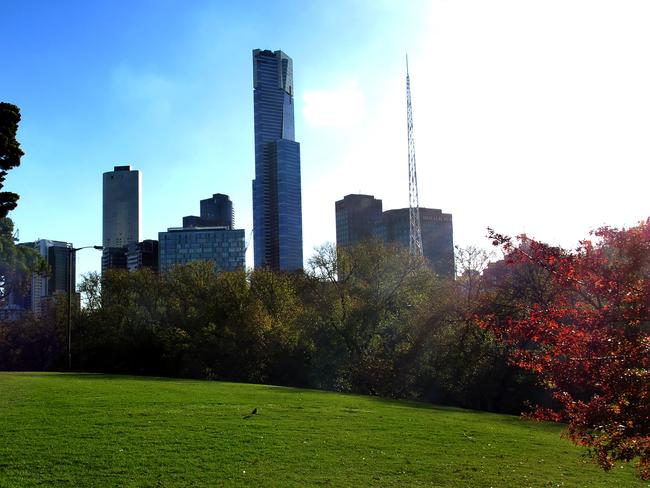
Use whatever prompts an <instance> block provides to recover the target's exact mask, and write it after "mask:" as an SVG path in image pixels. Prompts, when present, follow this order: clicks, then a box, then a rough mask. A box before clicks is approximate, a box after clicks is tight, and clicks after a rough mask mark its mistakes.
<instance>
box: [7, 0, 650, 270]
mask: <svg viewBox="0 0 650 488" xmlns="http://www.w3.org/2000/svg"><path fill="white" fill-rule="evenodd" d="M282 6H283V8H281V9H280V8H279V9H277V11H275V10H274V9H269V11H268V12H267V11H266V10H265V11H264V12H256V11H255V9H254V8H250V9H247V8H245V7H244V8H235V7H232V8H228V9H226V8H225V7H222V6H218V5H212V6H205V5H202V6H192V7H189V6H185V5H183V4H182V3H180V2H175V1H168V2H166V3H163V4H161V5H160V6H159V7H158V8H152V5H151V4H147V3H146V2H143V3H142V4H139V5H137V6H132V5H130V4H127V3H126V2H123V3H120V2H117V3H116V4H115V5H114V6H113V7H112V8H111V9H108V8H107V7H100V6H91V5H87V4H84V3H82V2H71V3H70V4H68V5H65V6H57V8H56V9H55V8H54V7H53V6H48V5H41V4H40V3H38V4H37V3H36V2H29V1H27V2H21V3H20V4H18V3H15V4H8V5H7V6H3V13H4V14H5V15H6V16H7V19H8V23H7V29H5V30H4V31H3V33H0V37H2V40H3V41H4V42H5V43H7V45H11V46H12V47H13V48H12V49H10V50H9V53H8V54H9V57H8V60H7V62H8V64H7V65H8V66H11V69H10V70H8V71H7V73H8V74H7V76H3V78H2V79H1V80H0V97H1V98H2V100H5V101H8V102H12V103H16V104H17V105H19V106H20V107H21V109H22V115H23V120H22V123H21V126H20V129H19V132H18V139H19V140H20V142H21V144H22V147H23V149H24V150H25V152H26V155H25V157H24V158H23V163H22V165H21V167H20V168H17V169H16V170H14V171H12V173H11V174H10V175H9V177H8V179H7V182H6V188H7V190H10V191H15V192H17V193H19V194H20V195H21V199H20V200H19V202H18V208H17V209H16V210H15V211H13V212H11V213H10V217H12V218H13V219H14V221H15V223H16V227H17V228H18V229H20V239H21V241H23V242H25V241H34V240H36V239H38V238H44V239H56V240H62V241H67V242H74V243H75V245H76V246H83V245H94V244H99V243H100V240H101V217H100V215H101V181H100V179H99V174H101V173H102V172H103V171H105V169H106V168H110V167H112V166H113V165H126V164H131V165H132V166H133V167H135V168H138V169H139V170H140V171H141V172H142V175H143V194H142V200H143V213H142V220H143V229H142V237H143V238H145V239H147V238H149V239H150V238H155V236H156V234H157V232H158V231H160V230H163V229H165V228H167V227H169V226H170V225H173V224H174V223H175V222H177V221H178V220H179V219H180V218H181V217H182V216H183V215H189V214H191V213H192V212H193V211H194V207H195V202H196V199H197V197H199V196H201V195H206V194H213V193H214V192H217V191H219V192H224V193H227V194H229V195H231V196H232V198H233V201H234V202H235V203H236V205H237V208H238V209H239V210H238V216H239V217H238V221H239V225H238V227H240V228H244V229H246V232H247V234H248V232H249V231H250V229H251V228H252V204H251V200H252V199H251V189H250V181H251V179H252V167H253V161H254V147H253V141H252V137H251V134H252V133H253V123H252V118H253V110H252V103H251V98H252V96H251V80H250V50H251V49H253V48H255V47H258V46H261V47H265V48H271V49H274V50H275V49H282V50H283V51H285V52H288V53H290V55H291V57H292V58H293V59H294V62H295V66H296V70H297V72H298V75H297V76H299V79H300V83H299V85H298V87H297V91H296V93H295V104H296V132H297V133H299V134H300V142H301V152H302V154H301V156H302V166H303V168H302V169H303V174H302V180H303V215H304V222H303V228H304V246H303V250H304V258H305V260H307V259H308V258H309V256H310V254H311V251H312V249H313V247H314V246H316V245H319V244H322V243H324V242H326V241H334V240H335V222H334V213H333V211H332V204H333V202H335V201H337V200H339V199H340V198H342V197H343V196H344V195H346V194H350V193H359V192H361V193H368V194H375V195H381V197H382V199H383V200H384V203H385V205H386V207H387V208H401V207H405V206H406V204H407V201H408V200H407V197H408V193H407V190H408V186H407V185H408V179H407V165H406V114H405V112H406V110H405V100H404V93H403V77H404V66H403V59H404V58H403V55H404V52H405V51H408V53H409V64H410V66H409V68H410V72H411V82H412V94H413V110H414V119H415V136H416V141H417V145H418V148H417V150H418V176H419V184H420V205H421V206H423V207H433V208H444V209H445V210H446V211H449V212H451V213H453V214H454V221H455V222H454V234H455V241H456V242H457V243H458V244H459V245H471V244H474V245H479V246H481V247H489V242H487V240H486V239H485V238H484V235H485V228H486V227H487V226H491V227H494V228H495V229H497V230H499V231H501V232H505V233H510V234H513V233H519V232H526V233H528V234H530V235H531V236H533V237H537V238H540V239H542V240H546V241H550V242H552V243H559V244H562V245H564V246H568V247H573V246H574V245H575V244H576V243H577V240H578V239H580V238H582V237H585V236H586V235H587V233H588V231H589V230H590V229H592V228H594V227H597V226H599V225H601V224H611V225H616V226H621V225H632V224H634V223H635V222H636V221H638V220H640V219H642V218H644V217H646V216H647V213H648V212H647V204H645V203H644V198H643V195H644V194H645V191H644V188H643V182H644V181H646V180H647V178H648V176H649V174H648V173H649V169H648V165H647V161H648V159H649V158H650V149H649V148H648V147H646V146H647V145H645V144H644V141H645V137H647V133H648V131H649V130H650V122H648V120H647V117H645V116H644V114H646V113H648V112H649V111H650V95H648V93H647V90H646V89H645V87H646V86H647V85H648V82H649V81H650V73H649V69H648V68H647V67H646V66H645V65H644V64H643V63H639V62H638V60H639V59H643V54H644V52H643V46H645V45H647V44H648V42H650V39H649V37H650V34H648V32H646V29H645V27H644V26H645V20H646V19H648V18H649V16H650V10H649V9H650V7H648V5H647V4H645V3H643V2H628V3H626V4H625V5H618V6H616V7H612V6H610V5H609V4H607V3H605V2H583V1H568V2H562V3H559V2H546V3H545V4H544V5H528V4H523V3H521V2H505V1H499V2H491V3H490V5H489V6H487V5H484V4H482V3H480V2H468V3H465V4H462V5H460V4H450V3H448V2H437V1H435V2H414V3H413V4H409V5H408V6H406V7H404V6H397V5H391V4H390V3H389V2H376V3H373V4H371V3H370V2H353V3H352V4H345V5H344V4H342V3H336V2H333V3H332V2H329V3H326V2H314V3H313V4H310V5H309V6H308V7H305V8H303V9H302V10H301V9H299V8H295V7H296V6H297V4H294V3H292V2H283V3H282ZM343 6H345V8H343ZM342 10H344V11H345V14H346V15H345V18H344V19H342V17H341V11H342ZM286 12H291V13H290V14H287V13H286ZM283 16H284V17H286V16H288V17H289V19H285V18H283ZM282 22H284V24H283V23H282ZM277 25H287V26H288V27H290V28H287V29H284V30H278V29H277V28H276V27H277ZM161 27H163V28H161ZM35 29H38V30H39V31H40V32H42V33H43V35H42V36H39V37H38V39H36V38H33V37H30V32H32V31H33V30H35ZM163 32H164V36H163V34H162V33H163ZM5 36H6V38H5ZM314 53H318V55H317V56H315V55H313V54H314ZM377 141H380V143H377ZM199 175H200V176H199ZM171 195H173V196H174V198H170V196H171ZM610 196H611V198H609V197H610ZM578 209H579V210H578ZM51 215H56V216H57V218H56V219H53V218H51ZM567 216H568V218H567ZM80 223H81V224H82V225H80ZM251 254H252V246H251V248H250V249H249V253H248V256H247V258H248V259H247V264H248V266H251V265H252V262H253V261H252V255H251ZM78 259H79V261H78V263H79V266H78V269H79V270H80V272H85V271H88V270H91V269H94V270H98V269H99V263H100V259H99V257H98V255H97V254H93V253H79V255H78Z"/></svg>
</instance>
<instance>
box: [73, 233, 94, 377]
mask: <svg viewBox="0 0 650 488" xmlns="http://www.w3.org/2000/svg"><path fill="white" fill-rule="evenodd" d="M91 248H92V249H97V250H98V251H101V250H102V249H103V247H102V246H83V247H76V248H75V247H72V245H70V246H69V247H68V371H72V293H73V291H75V290H73V289H72V262H73V260H74V258H75V253H76V252H77V251H80V250H81V249H91Z"/></svg>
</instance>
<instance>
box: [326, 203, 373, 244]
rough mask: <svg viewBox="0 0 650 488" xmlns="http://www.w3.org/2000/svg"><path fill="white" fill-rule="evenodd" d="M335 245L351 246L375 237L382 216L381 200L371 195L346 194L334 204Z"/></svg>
mask: <svg viewBox="0 0 650 488" xmlns="http://www.w3.org/2000/svg"><path fill="white" fill-rule="evenodd" d="M334 209H335V213H336V245H337V246H341V247H345V246H353V245H355V244H358V243H359V242H362V241H365V240H368V239H372V238H377V237H378V234H379V226H380V225H381V218H382V202H381V200H378V199H376V198H375V197H374V196H372V195H346V196H345V197H343V200H339V201H338V202H336V203H335V204H334Z"/></svg>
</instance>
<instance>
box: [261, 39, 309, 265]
mask: <svg viewBox="0 0 650 488" xmlns="http://www.w3.org/2000/svg"><path fill="white" fill-rule="evenodd" d="M253 88H254V95H253V100H254V115H255V179H254V180H253V237H254V250H255V267H256V268H258V267H268V268H271V269H274V270H280V271H293V270H298V269H302V204H301V194H300V144H298V143H297V142H296V141H295V140H294V139H295V134H294V119H293V63H292V61H291V58H290V57H289V56H287V55H286V54H285V53H283V52H282V51H275V52H273V51H261V50H259V49H255V50H254V51H253Z"/></svg>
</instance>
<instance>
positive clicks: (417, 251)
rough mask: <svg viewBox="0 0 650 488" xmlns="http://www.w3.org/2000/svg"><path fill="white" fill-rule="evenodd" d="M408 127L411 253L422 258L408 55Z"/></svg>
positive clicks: (407, 59) (407, 58)
mask: <svg viewBox="0 0 650 488" xmlns="http://www.w3.org/2000/svg"><path fill="white" fill-rule="evenodd" d="M406 127H407V133H408V159H409V252H410V253H411V256H422V230H421V228H420V203H419V200H418V176H417V172H416V169H415V142H414V140H413V108H412V107H411V80H410V78H409V56H408V54H407V55H406Z"/></svg>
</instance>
